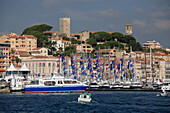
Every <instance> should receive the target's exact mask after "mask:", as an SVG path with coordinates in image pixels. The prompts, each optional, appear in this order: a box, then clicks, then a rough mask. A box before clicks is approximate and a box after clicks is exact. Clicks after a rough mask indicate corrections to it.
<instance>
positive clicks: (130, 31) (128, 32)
mask: <svg viewBox="0 0 170 113" xmlns="http://www.w3.org/2000/svg"><path fill="white" fill-rule="evenodd" d="M125 35H132V24H126V34H125Z"/></svg>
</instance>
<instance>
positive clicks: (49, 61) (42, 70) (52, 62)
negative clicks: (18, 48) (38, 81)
mask: <svg viewBox="0 0 170 113" xmlns="http://www.w3.org/2000/svg"><path fill="white" fill-rule="evenodd" d="M58 60H59V59H58V58H56V57H52V56H30V57H27V59H22V63H21V65H23V64H26V66H27V67H28V69H29V70H30V71H31V73H33V74H36V75H38V74H40V75H48V74H49V75H51V74H52V73H54V72H57V71H58V67H57V61H58Z"/></svg>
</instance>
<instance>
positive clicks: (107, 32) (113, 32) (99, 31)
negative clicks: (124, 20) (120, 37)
mask: <svg viewBox="0 0 170 113" xmlns="http://www.w3.org/2000/svg"><path fill="white" fill-rule="evenodd" d="M89 32H90V33H97V32H102V31H89ZM106 33H109V34H112V33H114V32H106Z"/></svg>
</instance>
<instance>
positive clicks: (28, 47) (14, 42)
mask: <svg viewBox="0 0 170 113" xmlns="http://www.w3.org/2000/svg"><path fill="white" fill-rule="evenodd" d="M0 41H1V42H4V43H10V45H11V49H13V50H16V51H28V52H30V51H32V50H33V49H35V48H37V38H36V37H34V36H33V35H23V36H20V35H17V34H15V33H11V34H7V35H3V36H0Z"/></svg>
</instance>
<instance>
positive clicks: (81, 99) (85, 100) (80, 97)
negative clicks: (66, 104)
mask: <svg viewBox="0 0 170 113" xmlns="http://www.w3.org/2000/svg"><path fill="white" fill-rule="evenodd" d="M91 100H92V99H91V98H87V97H86V98H82V95H80V96H79V97H78V102H91Z"/></svg>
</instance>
